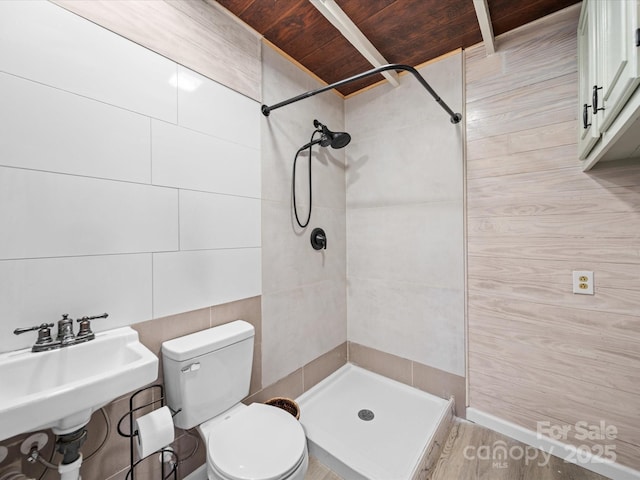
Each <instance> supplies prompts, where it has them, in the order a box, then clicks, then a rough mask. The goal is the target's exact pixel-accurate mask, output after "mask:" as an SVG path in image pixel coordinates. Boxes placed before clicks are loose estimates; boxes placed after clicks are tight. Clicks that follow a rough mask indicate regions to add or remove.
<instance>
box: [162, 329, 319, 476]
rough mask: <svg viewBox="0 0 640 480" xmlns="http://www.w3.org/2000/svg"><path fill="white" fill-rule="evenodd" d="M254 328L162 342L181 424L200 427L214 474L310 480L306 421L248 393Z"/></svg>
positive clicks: (210, 472)
mask: <svg viewBox="0 0 640 480" xmlns="http://www.w3.org/2000/svg"><path fill="white" fill-rule="evenodd" d="M253 339H254V329H253V326H251V325H250V324H249V323H247V322H244V321H242V320H237V321H235V322H231V323H228V324H225V325H221V326H219V327H214V328H210V329H207V330H202V331H200V332H196V333H193V334H191V335H186V336H184V337H179V338H175V339H173V340H169V341H167V342H164V343H163V344H162V358H163V366H164V378H165V387H166V397H167V404H168V406H169V407H170V408H171V409H172V410H173V411H177V412H179V413H177V414H176V415H175V416H174V423H175V425H176V426H177V427H179V428H182V429H190V428H193V427H198V431H199V432H200V435H201V436H202V438H203V439H204V441H205V445H206V449H207V476H208V478H209V480H303V479H304V476H305V473H306V472H307V469H308V467H309V454H308V451H307V439H306V436H305V433H304V429H303V428H302V425H301V424H300V423H299V422H298V421H297V420H296V419H295V417H293V416H292V415H291V414H289V413H288V412H285V411H284V410H281V409H280V408H277V407H274V406H271V405H264V404H262V403H252V404H251V405H249V406H246V405H244V404H242V403H241V400H242V399H243V398H245V397H246V396H247V395H248V394H249V384H250V380H251V363H252V359H253Z"/></svg>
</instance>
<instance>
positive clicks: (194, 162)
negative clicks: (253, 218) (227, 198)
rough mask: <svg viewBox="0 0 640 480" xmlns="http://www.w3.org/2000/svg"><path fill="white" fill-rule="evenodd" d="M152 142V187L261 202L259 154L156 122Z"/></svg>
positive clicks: (224, 141) (184, 129)
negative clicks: (170, 187) (251, 198)
mask: <svg viewBox="0 0 640 480" xmlns="http://www.w3.org/2000/svg"><path fill="white" fill-rule="evenodd" d="M227 93H229V92H227ZM235 95H238V94H235ZM219 113H220V114H223V115H226V114H225V113H224V112H219ZM248 114H249V115H253V116H256V115H257V113H256V112H255V111H251V112H248ZM152 139H153V143H152V145H153V183H154V184H155V185H167V186H172V187H179V188H189V189H192V190H202V191H205V192H214V193H227V194H231V195H243V196H247V197H254V198H260V188H261V187H260V171H261V168H260V151H259V150H257V149H255V148H250V147H247V146H244V145H241V144H238V143H234V142H231V141H228V140H223V139H220V138H218V137H214V136H212V135H208V134H203V133H199V132H196V131H193V130H190V129H187V128H183V127H178V126H176V125H171V124H169V123H165V122H159V121H153V122H152Z"/></svg>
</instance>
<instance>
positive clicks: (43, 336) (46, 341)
mask: <svg viewBox="0 0 640 480" xmlns="http://www.w3.org/2000/svg"><path fill="white" fill-rule="evenodd" d="M52 327H53V323H43V324H40V325H36V326H34V327H28V328H16V329H15V330H14V331H13V333H14V335H22V334H23V333H26V332H33V331H34V330H37V331H38V340H36V343H35V345H34V346H33V348H32V350H33V351H34V352H37V351H41V350H47V349H48V348H51V347H50V345H53V344H54V341H53V338H51V328H52ZM43 346H44V347H43Z"/></svg>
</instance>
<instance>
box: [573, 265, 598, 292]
mask: <svg viewBox="0 0 640 480" xmlns="http://www.w3.org/2000/svg"><path fill="white" fill-rule="evenodd" d="M573 293H578V294H580V295H593V294H594V292H593V272H588V271H586V270H574V272H573Z"/></svg>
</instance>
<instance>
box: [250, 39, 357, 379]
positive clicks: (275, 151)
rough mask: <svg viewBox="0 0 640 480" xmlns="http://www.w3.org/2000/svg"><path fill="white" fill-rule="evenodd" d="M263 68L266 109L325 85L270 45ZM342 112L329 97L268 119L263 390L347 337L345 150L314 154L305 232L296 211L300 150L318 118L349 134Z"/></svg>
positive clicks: (303, 196) (303, 199) (303, 177)
mask: <svg viewBox="0 0 640 480" xmlns="http://www.w3.org/2000/svg"><path fill="white" fill-rule="evenodd" d="M262 62H263V71H262V78H263V90H262V91H263V99H264V102H265V103H267V104H273V103H276V102H279V101H281V100H284V99H286V98H289V97H291V96H293V95H297V94H300V93H302V92H304V91H307V90H310V89H313V88H317V87H319V86H320V84H319V83H318V82H317V81H316V80H315V79H313V78H311V77H310V76H309V75H308V74H307V73H306V72H303V71H302V70H301V69H299V68H298V67H297V66H295V65H293V64H291V62H289V61H288V60H287V59H285V58H284V57H282V55H280V54H279V53H277V52H275V51H273V50H272V49H271V48H269V47H263V52H262ZM343 107H344V102H343V100H342V99H341V98H340V97H338V96H336V95H334V94H332V93H330V92H327V93H325V94H322V95H318V96H316V97H313V98H310V99H307V100H305V101H303V102H298V103H296V104H292V105H289V106H287V107H284V108H282V109H281V110H275V111H273V112H272V113H271V115H270V116H269V117H268V118H267V117H262V120H261V127H262V152H263V158H262V162H263V172H262V179H263V189H262V196H263V208H262V230H263V238H264V244H263V257H264V260H263V265H264V272H263V296H262V331H263V336H262V356H263V361H262V372H263V379H262V383H263V385H269V384H270V383H272V382H274V381H276V380H278V379H280V378H282V377H283V376H285V375H287V374H289V373H291V372H293V371H294V370H296V369H298V368H300V367H302V366H303V365H304V364H305V363H307V362H309V361H311V360H313V359H314V358H316V357H318V356H320V355H322V354H324V353H326V352H328V351H329V350H331V349H332V348H334V347H336V346H337V345H340V344H341V343H343V342H344V341H346V339H347V337H346V324H347V317H346V301H345V265H346V263H345V262H346V260H345V251H346V243H345V236H346V232H345V187H344V152H345V150H344V149H342V150H331V149H328V148H327V149H322V151H320V149H319V147H316V148H315V149H314V158H313V160H312V164H313V165H312V168H313V213H312V216H311V223H310V224H309V226H308V227H307V228H306V229H301V228H299V227H298V226H297V225H296V223H295V220H294V218H293V210H292V208H291V171H292V164H293V156H294V154H295V152H296V150H297V149H298V148H299V147H301V146H302V145H303V144H305V143H307V142H308V141H309V138H310V136H311V133H312V132H313V129H314V127H313V120H314V119H318V120H320V121H321V122H323V123H325V124H326V125H327V126H328V127H329V128H331V129H333V130H335V131H342V130H343V125H344V110H343ZM347 148H349V147H347ZM306 165H307V157H304V156H303V157H301V158H300V160H299V166H300V170H299V174H300V176H299V177H298V180H299V182H300V189H299V190H298V195H299V198H298V200H299V201H300V206H301V214H302V215H303V216H304V215H305V214H306V212H307V209H308V200H307V192H308V190H307V188H306V185H305V183H306V181H307V178H308V177H307V175H308V173H307V172H308V170H307V166H306ZM305 218H306V217H305ZM314 227H322V228H324V229H325V231H326V233H327V237H328V242H327V243H328V247H327V249H326V250H322V251H316V250H313V248H312V247H311V244H310V240H309V236H310V234H311V230H312V229H313V228H314Z"/></svg>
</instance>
